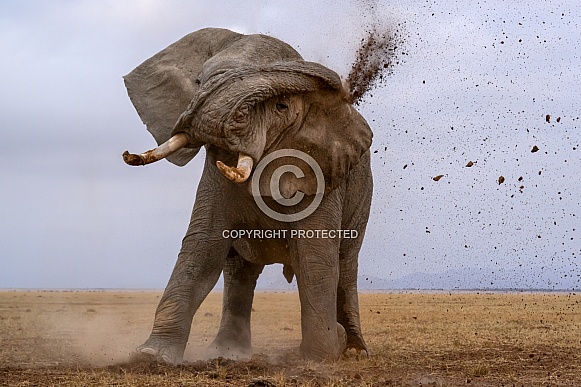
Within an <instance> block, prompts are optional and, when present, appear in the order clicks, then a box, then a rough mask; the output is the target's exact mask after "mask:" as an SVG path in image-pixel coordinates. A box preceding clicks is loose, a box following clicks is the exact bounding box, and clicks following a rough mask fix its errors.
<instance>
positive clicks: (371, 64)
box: [347, 26, 403, 105]
mask: <svg viewBox="0 0 581 387" xmlns="http://www.w3.org/2000/svg"><path fill="white" fill-rule="evenodd" d="M402 43H403V42H402V38H401V36H400V34H399V31H398V30H397V29H389V28H388V29H380V28H379V27H377V26H376V27H373V28H371V29H370V30H369V31H367V35H366V37H365V38H363V39H361V45H360V47H359V49H358V50H357V58H356V59H355V62H354V63H353V65H352V66H351V71H350V72H349V76H348V77H347V85H348V88H349V98H350V100H351V101H350V102H351V103H353V104H354V105H359V104H360V103H361V101H362V100H363V97H364V96H365V95H366V94H368V93H369V91H371V90H372V89H374V88H375V87H377V86H379V85H380V84H381V83H382V82H384V81H385V80H386V79H385V78H386V77H387V76H388V75H391V74H392V73H393V66H394V64H396V63H398V62H397V53H398V51H397V50H398V47H400V46H401V45H402Z"/></svg>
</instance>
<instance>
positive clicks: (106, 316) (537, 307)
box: [0, 291, 581, 387]
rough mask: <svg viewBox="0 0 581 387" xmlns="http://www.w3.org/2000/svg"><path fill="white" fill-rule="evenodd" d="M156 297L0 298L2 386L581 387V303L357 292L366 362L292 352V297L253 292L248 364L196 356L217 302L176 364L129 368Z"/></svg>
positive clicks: (59, 294) (74, 294)
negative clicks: (310, 357)
mask: <svg viewBox="0 0 581 387" xmlns="http://www.w3.org/2000/svg"><path fill="white" fill-rule="evenodd" d="M160 296H161V292H156V291H140V292H138V291H119V292H114V291H0V385H1V386H51V385H55V386H93V385H95V386H97V385H118V386H268V387H272V386H416V385H418V386H419V385H422V386H461V385H475V386H512V385H515V386H580V385H581V294H579V293H576V292H570V293H492V292H470V293H464V292H456V293H454V292H452V293H444V292H440V293H406V292H401V293H383V294H380V293H374V294H367V293H364V294H361V295H360V308H361V320H362V328H363V334H364V337H365V339H366V341H367V344H368V345H369V348H370V352H371V356H370V357H365V356H363V355H362V354H357V353H356V352H354V351H349V352H347V353H346V354H345V355H344V356H343V358H341V359H340V360H339V361H337V362H326V363H314V362H309V361H306V360H303V359H301V358H300V357H299V355H298V346H299V343H300V306H299V300H298V294H296V293H293V292H268V293H266V292H257V294H256V296H255V301H254V308H253V314H252V333H253V344H254V351H255V354H254V355H253V357H252V358H250V359H245V360H231V359H224V358H218V359H206V358H204V348H205V346H207V345H208V344H209V343H210V342H211V341H212V339H213V338H214V336H215V334H216V332H217V330H218V326H219V323H220V313H221V294H220V293H211V294H210V296H209V297H208V298H207V299H206V301H205V302H204V303H203V304H202V307H201V308H200V310H199V311H198V313H197V314H196V316H195V318H194V324H193V327H192V332H191V335H190V340H189V344H188V348H187V350H186V354H185V359H186V362H185V363H184V364H182V365H180V366H168V365H163V364H155V363H144V362H139V361H137V360H136V359H135V358H133V357H132V356H131V351H132V349H133V348H135V347H136V346H137V345H139V344H141V343H142V342H143V341H144V340H145V339H146V338H147V335H148V333H149V330H150V328H151V324H152V319H153V314H154V312H155V308H156V306H157V302H158V300H159V298H160Z"/></svg>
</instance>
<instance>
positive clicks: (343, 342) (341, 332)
mask: <svg viewBox="0 0 581 387" xmlns="http://www.w3.org/2000/svg"><path fill="white" fill-rule="evenodd" d="M315 344H318V345H316V346H315ZM346 350H347V333H346V332H345V328H343V325H341V324H339V323H337V346H336V347H334V348H333V347H331V346H329V345H321V343H320V342H319V343H313V342H308V341H305V339H304V338H303V342H302V343H301V356H303V357H305V358H307V359H309V360H314V361H325V360H333V361H334V360H338V359H339V358H340V357H341V355H342V354H343V353H344V352H345V351H346Z"/></svg>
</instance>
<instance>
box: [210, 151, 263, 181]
mask: <svg viewBox="0 0 581 387" xmlns="http://www.w3.org/2000/svg"><path fill="white" fill-rule="evenodd" d="M253 165H254V161H252V157H250V156H248V155H245V154H244V153H240V154H239V155H238V165H237V166H236V168H234V167H229V166H227V165H226V164H224V163H223V162H221V161H219V160H218V161H216V166H217V167H218V169H219V170H220V172H222V174H223V175H224V176H226V178H227V179H228V180H230V181H233V182H235V183H244V182H245V181H246V180H248V178H249V177H250V172H252V166H253Z"/></svg>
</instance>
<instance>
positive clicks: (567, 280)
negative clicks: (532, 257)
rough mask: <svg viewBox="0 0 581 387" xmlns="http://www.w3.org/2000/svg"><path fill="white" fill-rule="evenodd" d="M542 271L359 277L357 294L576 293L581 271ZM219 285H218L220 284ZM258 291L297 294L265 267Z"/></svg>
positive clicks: (292, 286) (459, 271) (275, 267)
mask: <svg viewBox="0 0 581 387" xmlns="http://www.w3.org/2000/svg"><path fill="white" fill-rule="evenodd" d="M563 271H565V270H564V269H563V270H562V271H556V270H554V269H546V268H542V267H527V268H516V269H515V268H501V269H490V268H460V269H451V270H447V271H445V272H441V273H421V272H417V273H412V274H408V275H404V276H401V277H396V278H391V279H388V278H381V277H379V276H372V275H365V274H361V275H360V276H359V277H358V287H359V289H360V290H401V289H416V290H459V289H464V290H466V289H506V290H511V289H512V290H516V289H519V290H521V289H522V290H573V289H575V290H579V289H581V270H576V271H569V272H565V273H563ZM220 285H221V284H220ZM257 289H259V290H289V291H292V290H297V286H296V279H294V280H293V282H292V284H288V283H287V282H286V280H285V279H284V277H283V276H282V266H281V265H271V266H270V267H266V268H265V270H264V272H263V273H262V275H261V277H260V278H259V280H258V284H257Z"/></svg>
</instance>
